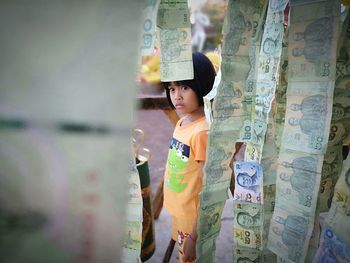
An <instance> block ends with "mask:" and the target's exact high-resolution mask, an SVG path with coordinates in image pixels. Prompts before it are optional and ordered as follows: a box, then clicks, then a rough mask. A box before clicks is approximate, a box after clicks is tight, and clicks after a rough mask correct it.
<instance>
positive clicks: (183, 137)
mask: <svg viewBox="0 0 350 263" xmlns="http://www.w3.org/2000/svg"><path fill="white" fill-rule="evenodd" d="M182 121H183V118H182V119H180V120H179V121H178V123H177V124H176V127H175V130H174V134H173V138H172V140H171V142H170V146H169V154H168V161H167V164H166V168H165V174H164V207H165V208H166V209H167V210H168V211H169V213H170V214H171V215H172V216H174V217H177V218H179V219H188V220H196V219H197V215H198V209H199V193H200V192H201V191H202V176H203V171H202V169H201V165H200V164H199V163H198V161H205V157H206V148H207V141H208V130H209V125H208V123H207V122H206V119H205V117H202V118H200V119H198V120H195V121H194V122H191V123H189V124H186V125H183V126H180V124H181V123H182Z"/></svg>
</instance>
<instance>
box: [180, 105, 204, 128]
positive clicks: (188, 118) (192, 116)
mask: <svg viewBox="0 0 350 263" xmlns="http://www.w3.org/2000/svg"><path fill="white" fill-rule="evenodd" d="M204 116H205V113H204V108H203V107H199V108H198V109H197V110H196V111H193V112H191V113H188V114H186V115H185V118H184V119H183V121H182V123H181V126H182V125H186V124H189V123H191V122H194V121H196V120H198V119H200V118H202V117H204Z"/></svg>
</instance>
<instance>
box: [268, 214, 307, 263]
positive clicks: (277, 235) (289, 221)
mask: <svg viewBox="0 0 350 263" xmlns="http://www.w3.org/2000/svg"><path fill="white" fill-rule="evenodd" d="M286 209H293V208H287V207H282V208H279V207H276V209H275V212H274V215H273V216H272V219H271V223H270V231H269V240H268V244H267V248H268V249H270V250H271V251H272V252H274V253H276V254H277V255H278V256H280V257H282V258H284V259H288V260H290V261H292V262H297V263H298V262H304V258H305V257H306V253H307V248H308V246H309V238H310V236H311V233H312V229H313V223H312V222H311V220H310V218H309V214H305V213H302V212H298V211H297V210H294V211H293V213H290V212H288V211H287V210H286Z"/></svg>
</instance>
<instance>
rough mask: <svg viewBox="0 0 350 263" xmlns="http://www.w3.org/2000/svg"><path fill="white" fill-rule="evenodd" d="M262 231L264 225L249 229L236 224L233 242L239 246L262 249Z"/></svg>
mask: <svg viewBox="0 0 350 263" xmlns="http://www.w3.org/2000/svg"><path fill="white" fill-rule="evenodd" d="M262 231H263V229H262V227H257V228H253V229H247V228H241V227H239V226H236V227H234V228H233V242H234V244H235V245H236V246H237V247H245V248H253V249H259V250H262V249H263V244H262V242H263V240H262V235H263V233H262Z"/></svg>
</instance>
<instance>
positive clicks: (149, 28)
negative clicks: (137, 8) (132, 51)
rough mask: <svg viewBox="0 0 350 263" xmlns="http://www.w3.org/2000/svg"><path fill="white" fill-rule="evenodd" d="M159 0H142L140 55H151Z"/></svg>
mask: <svg viewBox="0 0 350 263" xmlns="http://www.w3.org/2000/svg"><path fill="white" fill-rule="evenodd" d="M159 2H160V0H147V1H144V8H143V12H142V18H143V21H142V29H141V41H140V45H141V46H140V49H141V55H142V56H146V55H153V52H154V42H155V37H156V18H157V11H158V6H159Z"/></svg>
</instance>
